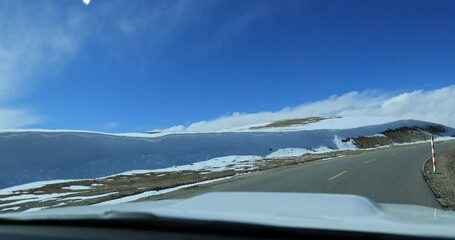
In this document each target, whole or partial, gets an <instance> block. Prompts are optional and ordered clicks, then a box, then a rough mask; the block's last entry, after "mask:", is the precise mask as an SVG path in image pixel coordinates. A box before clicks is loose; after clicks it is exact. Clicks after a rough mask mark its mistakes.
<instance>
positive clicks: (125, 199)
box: [95, 177, 231, 205]
mask: <svg viewBox="0 0 455 240" xmlns="http://www.w3.org/2000/svg"><path fill="white" fill-rule="evenodd" d="M229 178H231V177H224V178H218V179H213V180H207V181H203V182H198V183H192V184H186V185H182V186H178V187H173V188H168V189H163V190H158V191H148V192H143V193H140V194H136V195H132V196H127V197H123V198H117V199H113V200H109V201H106V202H101V203H97V204H95V205H110V204H119V203H126V202H132V201H136V200H139V199H141V198H145V197H151V196H157V195H161V194H165V193H169V192H173V191H176V190H180V189H183V188H189V187H194V186H197V185H204V184H209V183H213V182H218V181H223V180H226V179H229Z"/></svg>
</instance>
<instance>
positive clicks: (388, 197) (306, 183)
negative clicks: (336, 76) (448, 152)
mask: <svg viewBox="0 0 455 240" xmlns="http://www.w3.org/2000/svg"><path fill="white" fill-rule="evenodd" d="M451 147H455V141H447V142H440V143H436V152H440V151H443V150H445V149H448V148H451ZM429 156H431V148H430V144H429V143H428V144H415V145H408V146H403V147H393V148H387V149H384V150H379V151H374V152H367V153H364V154H360V155H355V156H347V157H341V158H335V159H329V160H323V161H318V162H314V163H309V164H304V165H300V166H294V167H291V168H285V169H281V170H276V171H271V172H267V173H260V174H252V175H251V176H247V177H243V178H238V179H235V180H231V181H227V182H224V183H220V184H215V185H211V186H206V187H198V188H196V189H193V190H191V191H190V192H187V193H186V196H190V195H197V194H200V193H204V192H211V191H258V192H306V193H308V192H311V193H343V194H356V195H361V196H365V197H368V198H369V199H372V200H374V201H376V202H378V203H399V204H418V205H423V206H429V207H434V208H441V205H440V204H439V202H438V201H437V200H436V197H435V196H434V194H433V192H432V191H431V190H430V188H429V186H428V185H427V183H426V182H425V180H424V179H423V177H422V172H421V167H422V164H423V162H424V161H425V160H426V159H427V158H428V157H429ZM184 196H185V195H184Z"/></svg>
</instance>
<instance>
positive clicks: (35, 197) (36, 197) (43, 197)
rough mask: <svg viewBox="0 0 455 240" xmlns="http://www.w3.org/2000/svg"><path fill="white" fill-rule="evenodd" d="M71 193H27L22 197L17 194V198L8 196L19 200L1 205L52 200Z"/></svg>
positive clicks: (1, 205)
mask: <svg viewBox="0 0 455 240" xmlns="http://www.w3.org/2000/svg"><path fill="white" fill-rule="evenodd" d="M69 194H72V193H50V194H26V195H27V196H24V198H21V196H17V198H14V197H16V196H12V197H8V198H10V200H18V201H15V202H10V203H5V204H0V207H6V206H11V205H19V204H23V203H28V202H36V201H40V202H46V201H51V200H55V199H57V198H61V197H64V196H67V195H69ZM2 200H3V199H2Z"/></svg>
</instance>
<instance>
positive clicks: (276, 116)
mask: <svg viewBox="0 0 455 240" xmlns="http://www.w3.org/2000/svg"><path fill="white" fill-rule="evenodd" d="M453 96H455V85H452V86H448V87H444V88H441V89H436V90H429V91H425V90H418V91H413V92H405V93H401V94H398V95H392V94H390V93H387V92H382V91H373V90H366V91H361V92H355V91H354V92H348V93H346V94H343V95H340V96H338V95H333V96H330V97H329V98H327V99H325V100H320V101H315V102H309V103H304V104H302V105H300V106H296V107H287V108H284V109H282V110H280V111H277V112H259V113H233V114H232V115H229V116H223V117H220V118H217V119H215V120H211V121H200V122H196V123H193V124H190V125H188V126H183V125H180V126H174V127H171V128H168V129H166V130H164V131H190V132H193V131H196V132H197V131H216V130H222V129H231V128H237V127H243V126H247V125H253V124H260V123H267V122H270V121H276V120H282V119H292V118H300V117H310V116H356V115H358V116H385V117H393V118H400V119H416V120H424V121H431V122H435V123H441V124H445V125H448V126H451V127H455V108H454V106H455V98H454V97H453Z"/></svg>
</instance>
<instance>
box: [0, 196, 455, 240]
mask: <svg viewBox="0 0 455 240" xmlns="http://www.w3.org/2000/svg"><path fill="white" fill-rule="evenodd" d="M112 211H114V212H129V213H131V212H134V213H150V214H154V215H157V216H163V217H173V218H182V219H196V220H210V221H212V220H217V221H228V222H236V223H250V224H261V225H271V226H278V227H297V228H307V229H308V228H309V229H327V230H345V231H359V232H373V233H386V234H387V233H390V234H404V235H412V236H428V237H452V238H455V214H454V213H453V212H451V211H445V210H441V209H434V208H429V207H422V206H417V205H401V204H376V203H374V202H372V201H370V200H368V199H366V198H364V197H359V196H354V195H339V194H309V193H262V192H216V193H208V194H203V195H199V196H196V197H193V198H189V199H183V200H164V201H149V202H135V203H126V204H116V205H99V206H84V207H67V208H56V209H49V210H41V211H37V212H29V213H27V212H23V213H14V214H2V215H0V217H4V218H14V219H37V218H38V219H62V218H87V217H100V216H102V215H103V214H105V213H108V212H112Z"/></svg>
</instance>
